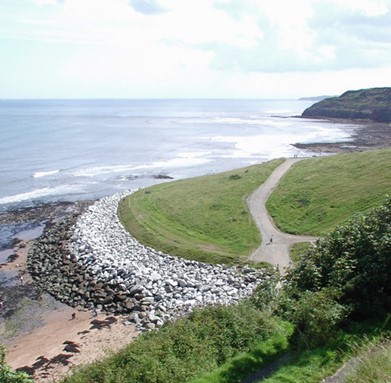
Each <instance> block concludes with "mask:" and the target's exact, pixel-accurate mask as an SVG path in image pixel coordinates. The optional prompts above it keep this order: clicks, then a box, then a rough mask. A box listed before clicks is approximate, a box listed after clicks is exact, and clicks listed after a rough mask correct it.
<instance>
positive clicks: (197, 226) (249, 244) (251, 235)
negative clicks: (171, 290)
mask: <svg viewBox="0 0 391 383" xmlns="http://www.w3.org/2000/svg"><path fill="white" fill-rule="evenodd" d="M282 162H283V160H273V161H270V162H267V163H265V164H261V165H255V166H250V167H246V168H242V169H239V170H235V171H230V172H225V173H221V174H216V175H211V176H205V177H198V178H193V179H188V180H181V181H176V182H169V183H165V184H160V185H156V186H153V187H150V188H148V189H143V190H140V191H139V192H137V193H134V194H132V195H130V196H129V197H128V198H126V199H125V200H123V201H122V202H121V204H120V206H119V216H120V219H121V221H122V223H123V224H124V225H125V227H126V228H127V229H128V230H129V231H130V232H131V233H132V235H134V237H135V238H137V239H138V240H139V241H140V242H141V243H143V244H146V245H149V246H152V247H153V248H155V249H159V250H161V251H164V252H167V253H169V254H172V255H176V256H180V257H182V258H187V259H196V260H201V261H207V262H210V263H228V264H230V263H234V262H239V263H240V262H241V261H245V260H246V258H247V257H248V256H249V255H250V254H251V252H252V251H253V250H254V249H255V248H256V247H257V246H259V244H260V243H261V238H260V234H259V232H258V229H257V227H256V225H255V223H254V222H253V219H252V217H251V214H250V212H249V210H248V207H247V204H246V198H247V197H248V196H249V195H250V194H251V193H252V192H253V191H254V190H255V189H256V188H257V187H259V186H260V185H261V184H262V183H263V182H264V181H265V180H266V179H267V178H268V176H269V175H270V173H271V172H272V171H273V169H275V168H276V167H277V166H278V165H279V164H281V163H282Z"/></svg>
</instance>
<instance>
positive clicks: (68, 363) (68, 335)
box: [0, 241, 138, 382]
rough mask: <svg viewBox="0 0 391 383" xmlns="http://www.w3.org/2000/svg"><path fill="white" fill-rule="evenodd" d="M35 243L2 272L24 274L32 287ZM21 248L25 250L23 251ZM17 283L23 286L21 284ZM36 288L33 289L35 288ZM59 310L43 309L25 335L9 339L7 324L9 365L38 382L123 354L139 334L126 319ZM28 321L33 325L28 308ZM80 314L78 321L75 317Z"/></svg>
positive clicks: (19, 332) (1, 336)
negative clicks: (30, 265)
mask: <svg viewBox="0 0 391 383" xmlns="http://www.w3.org/2000/svg"><path fill="white" fill-rule="evenodd" d="M32 242H33V241H28V242H23V243H21V244H18V245H17V246H16V248H15V249H14V250H15V253H16V254H17V258H16V259H15V260H14V261H13V262H9V263H7V264H4V265H2V270H17V271H18V272H19V274H20V275H22V274H23V284H24V285H26V286H30V284H31V283H32V279H31V277H30V276H29V274H28V273H27V270H26V260H27V252H28V250H29V248H30V247H31V244H32ZM20 245H21V247H20ZM17 283H20V284H22V282H21V281H20V280H18V282H17ZM31 286H32V285H31ZM57 306H58V307H56V308H54V309H53V308H52V307H40V313H39V314H38V315H39V319H41V322H38V323H37V324H35V325H34V328H33V329H32V330H31V331H29V332H27V333H26V332H25V331H24V330H23V329H22V328H17V329H16V330H15V331H14V332H13V334H12V336H11V337H7V333H6V331H5V330H6V328H5V325H4V323H3V326H2V328H0V343H2V344H4V345H5V346H6V348H7V355H6V362H7V363H8V364H9V365H11V366H12V367H13V368H14V369H22V370H23V371H26V372H28V373H29V374H31V375H32V376H33V377H34V381H36V382H53V381H54V379H58V378H61V377H64V376H65V375H67V374H69V373H70V371H71V369H72V368H73V367H75V366H80V365H84V364H87V363H89V362H92V361H94V360H97V359H100V358H102V357H104V356H105V355H109V354H110V352H112V351H116V350H119V349H121V348H123V347H124V346H125V345H127V344H128V343H130V342H131V340H132V339H134V338H135V337H136V336H137V335H138V332H137V331H136V330H135V328H134V326H132V325H124V323H123V322H124V319H125V318H124V317H121V316H113V315H111V316H110V315H107V314H105V313H98V316H96V317H93V315H92V312H90V311H79V310H75V309H73V308H72V307H69V306H66V305H63V304H57ZM26 313H27V315H26V316H27V317H26V318H25V320H26V321H29V319H30V318H29V317H28V313H29V310H28V308H27V309H26ZM73 313H76V317H75V319H72V314H73Z"/></svg>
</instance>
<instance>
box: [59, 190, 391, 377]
mask: <svg viewBox="0 0 391 383" xmlns="http://www.w3.org/2000/svg"><path fill="white" fill-rule="evenodd" d="M390 234H391V199H390V198H387V199H386V201H385V203H384V204H383V205H382V206H379V207H377V208H375V209H373V210H371V211H370V212H368V214H366V215H365V216H364V215H362V216H356V217H355V218H353V219H352V220H351V221H349V222H348V223H347V224H345V225H343V226H339V227H337V228H336V229H335V230H334V231H333V232H332V233H331V234H330V236H329V237H326V238H325V239H323V240H322V241H321V242H320V243H319V244H318V245H317V246H316V247H314V248H312V249H311V250H309V251H308V252H307V253H306V254H305V255H303V257H302V258H301V260H300V262H299V264H298V266H297V267H295V268H293V269H291V270H290V271H289V272H288V275H287V276H286V279H285V283H283V284H282V287H280V288H278V287H277V286H278V282H279V281H278V278H277V276H276V275H274V276H272V277H271V278H269V279H268V280H265V281H264V282H263V284H262V285H260V286H259V287H258V289H257V290H256V291H255V292H254V294H253V296H252V297H251V298H250V299H249V300H247V301H243V302H241V303H239V304H238V305H234V306H228V307H223V306H220V307H208V308H205V309H203V310H196V311H194V312H193V313H192V314H190V315H189V317H187V318H182V319H180V320H178V321H176V322H173V323H167V324H165V325H164V326H163V327H162V328H161V330H159V331H156V332H151V333H144V334H142V335H141V336H140V337H138V338H137V339H136V340H135V341H134V342H133V343H131V344H130V345H129V346H128V347H126V348H125V349H124V350H122V351H121V352H119V353H117V354H114V355H113V356H111V357H110V358H108V359H107V360H105V361H100V362H96V363H93V364H92V365H91V366H88V367H85V368H81V369H79V371H77V372H76V373H75V374H74V375H72V376H70V377H68V378H66V379H65V380H64V381H63V382H64V383H89V382H95V383H126V382H135V383H136V382H140V383H141V382H142V383H176V382H178V383H179V382H180V383H185V382H192V383H204V382H205V383H206V382H208V383H209V382H214V383H228V382H229V383H232V382H242V381H243V379H244V378H245V377H246V376H248V374H250V373H251V372H253V371H254V370H256V369H257V368H258V369H259V368H262V367H265V366H268V365H269V364H270V363H271V362H273V361H276V360H279V361H280V364H277V365H276V366H275V370H273V369H270V371H269V373H270V376H269V378H268V379H267V380H266V381H267V382H272V383H281V382H287V381H290V382H301V383H315V382H319V381H321V380H322V379H323V378H325V377H326V376H328V375H330V374H332V373H333V372H334V371H336V370H337V369H338V367H340V365H341V364H342V363H343V362H344V360H346V359H347V358H349V357H350V356H351V355H352V352H353V351H354V350H353V351H352V348H353V347H354V346H355V345H357V344H363V343H364V344H365V343H368V341H369V342H373V339H375V342H378V340H377V339H380V341H382V340H384V339H387V338H388V337H389V335H390V321H389V316H388V317H387V313H388V312H389V310H390V309H391V289H390V286H391V280H390V273H389V269H390V267H391V263H390V262H391V237H390ZM374 319H376V321H375V322H365V320H374ZM381 344H384V343H381ZM387 350H389V348H387ZM358 351H360V349H359V350H358ZM283 353H284V354H285V355H286V357H285V358H282V359H281V358H280V357H281V355H282V354H283ZM386 356H387V354H386ZM385 359H387V358H386V357H383V355H381V360H382V361H383V360H385ZM371 365H372V366H373V367H374V368H375V370H376V371H379V368H380V370H381V372H382V374H383V376H384V380H380V381H384V382H388V381H390V379H391V376H390V372H389V371H390V363H389V362H388V365H387V368H384V366H382V365H380V367H378V365H377V367H376V365H374V364H373V363H371ZM288 377H289V378H288ZM262 381H263V380H262Z"/></svg>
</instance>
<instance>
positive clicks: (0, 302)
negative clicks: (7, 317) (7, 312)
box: [0, 301, 4, 311]
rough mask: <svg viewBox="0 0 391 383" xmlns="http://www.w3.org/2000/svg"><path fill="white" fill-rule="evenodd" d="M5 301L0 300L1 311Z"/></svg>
mask: <svg viewBox="0 0 391 383" xmlns="http://www.w3.org/2000/svg"><path fill="white" fill-rule="evenodd" d="M3 305H4V302H3V301H0V311H1V310H2V309H3Z"/></svg>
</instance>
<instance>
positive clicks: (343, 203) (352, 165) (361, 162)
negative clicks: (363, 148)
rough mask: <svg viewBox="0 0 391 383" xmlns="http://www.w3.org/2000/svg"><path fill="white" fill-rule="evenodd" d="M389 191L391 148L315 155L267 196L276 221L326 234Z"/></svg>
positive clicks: (286, 227)
mask: <svg viewBox="0 0 391 383" xmlns="http://www.w3.org/2000/svg"><path fill="white" fill-rule="evenodd" d="M390 193H391V149H381V150H374V151H367V152H362V153H352V154H341V155H335V156H330V157H317V158H311V159H308V160H304V161H301V162H298V163H296V164H295V165H294V166H293V167H292V168H291V169H290V171H289V173H287V174H286V175H285V177H284V178H283V179H282V180H281V182H280V184H279V185H278V187H277V188H276V189H275V190H274V191H273V193H272V194H271V196H270V198H269V199H268V202H267V209H268V211H269V213H270V215H271V216H272V217H273V219H274V222H275V223H276V225H277V226H278V227H279V228H280V229H281V230H282V231H285V232H288V233H294V234H313V235H324V234H326V233H328V232H330V231H331V230H332V229H334V228H335V226H336V225H339V224H343V223H344V222H346V221H347V220H348V219H350V218H351V217H352V215H353V214H355V213H358V212H365V211H366V210H368V209H370V208H372V207H374V206H378V205H380V204H382V203H383V202H384V199H385V195H386V194H390Z"/></svg>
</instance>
